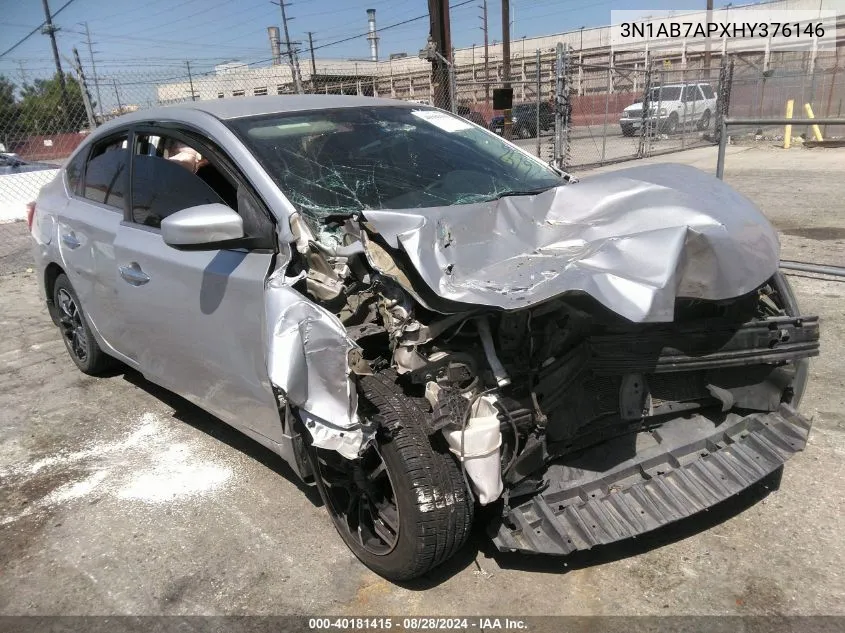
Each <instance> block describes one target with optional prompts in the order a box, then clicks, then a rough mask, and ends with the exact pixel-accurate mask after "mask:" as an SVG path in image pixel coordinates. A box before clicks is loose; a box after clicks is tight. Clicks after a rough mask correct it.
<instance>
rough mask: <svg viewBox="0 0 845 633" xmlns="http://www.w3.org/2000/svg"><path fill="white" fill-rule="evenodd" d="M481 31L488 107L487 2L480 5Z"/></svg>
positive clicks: (485, 96) (488, 53)
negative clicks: (481, 12) (482, 32)
mask: <svg viewBox="0 0 845 633" xmlns="http://www.w3.org/2000/svg"><path fill="white" fill-rule="evenodd" d="M481 9H482V11H484V13H483V14H482V15H481V23H482V27H481V30H482V31H484V103H485V104H487V105H488V106H489V105H490V46H489V40H488V38H487V0H484V4H482V5H481Z"/></svg>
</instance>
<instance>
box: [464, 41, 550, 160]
mask: <svg viewBox="0 0 845 633" xmlns="http://www.w3.org/2000/svg"><path fill="white" fill-rule="evenodd" d="M453 74H454V95H455V109H454V111H455V112H456V113H457V114H459V115H461V116H463V117H465V118H468V119H469V120H471V121H473V122H474V123H477V124H478V125H482V126H484V127H486V128H488V129H489V130H491V131H493V132H495V133H496V134H500V135H504V134H506V133H507V134H508V136H509V138H510V140H512V141H513V142H514V143H516V144H517V145H518V146H520V147H522V148H523V149H525V150H528V151H529V152H531V153H532V154H535V155H536V156H538V157H540V158H541V159H543V160H545V161H551V160H553V159H554V158H555V154H554V126H555V105H554V96H555V55H554V50H548V51H541V50H534V51H520V52H518V53H515V54H512V55H511V57H510V65H509V68H508V69H507V70H506V69H505V67H504V60H503V59H501V58H487V60H486V62H485V60H484V59H483V57H481V56H479V59H477V60H473V61H472V62H470V63H469V64H468V65H462V64H461V60H460V59H456V63H455V66H454V71H453ZM508 87H510V89H511V90H512V91H513V106H512V108H511V126H510V129H509V130H508V131H507V132H506V130H505V112H504V110H501V109H495V108H494V104H493V94H494V91H496V90H497V89H502V88H508Z"/></svg>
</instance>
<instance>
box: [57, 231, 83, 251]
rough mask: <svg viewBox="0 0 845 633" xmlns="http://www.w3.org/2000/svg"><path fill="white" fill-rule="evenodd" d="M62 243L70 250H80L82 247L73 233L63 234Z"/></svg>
mask: <svg viewBox="0 0 845 633" xmlns="http://www.w3.org/2000/svg"><path fill="white" fill-rule="evenodd" d="M62 243H63V244H64V245H65V246H67V247H68V248H69V249H71V250H72V249H74V248H79V247H80V246H82V242H80V241H79V240H78V239H76V234H74V233H73V232H71V233H63V234H62Z"/></svg>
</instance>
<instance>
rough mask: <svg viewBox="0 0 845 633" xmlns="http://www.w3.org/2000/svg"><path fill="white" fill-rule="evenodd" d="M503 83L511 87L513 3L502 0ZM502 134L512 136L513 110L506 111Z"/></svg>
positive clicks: (505, 86) (506, 86)
mask: <svg viewBox="0 0 845 633" xmlns="http://www.w3.org/2000/svg"><path fill="white" fill-rule="evenodd" d="M502 85H503V87H504V88H505V89H508V88H510V87H511V3H510V0H502ZM504 118H505V120H504V123H503V125H502V128H503V129H502V136H504V137H505V138H508V139H509V138H510V137H511V111H510V109H508V110H505V111H504Z"/></svg>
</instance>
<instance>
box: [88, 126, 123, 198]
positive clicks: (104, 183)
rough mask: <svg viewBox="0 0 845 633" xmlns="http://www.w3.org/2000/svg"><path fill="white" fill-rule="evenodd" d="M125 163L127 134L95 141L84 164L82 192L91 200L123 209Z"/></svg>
mask: <svg viewBox="0 0 845 633" xmlns="http://www.w3.org/2000/svg"><path fill="white" fill-rule="evenodd" d="M128 167H129V152H128V150H127V135H126V134H124V135H122V136H118V137H112V138H111V139H108V140H105V141H101V142H100V143H97V144H95V145H94V147H93V148H92V149H91V155H90V156H89V158H88V164H87V165H86V167H85V187H84V189H83V195H84V196H85V197H86V198H88V199H89V200H92V201H94V202H99V203H101V204H106V205H108V206H110V207H115V208H116V209H123V199H124V196H125V195H126V180H127V178H126V176H127V173H126V172H127V170H128Z"/></svg>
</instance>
